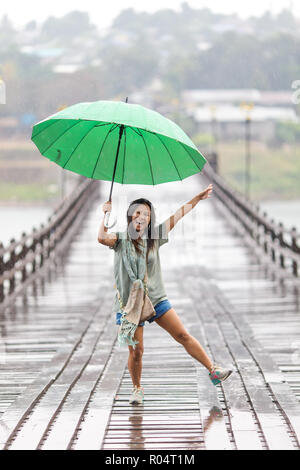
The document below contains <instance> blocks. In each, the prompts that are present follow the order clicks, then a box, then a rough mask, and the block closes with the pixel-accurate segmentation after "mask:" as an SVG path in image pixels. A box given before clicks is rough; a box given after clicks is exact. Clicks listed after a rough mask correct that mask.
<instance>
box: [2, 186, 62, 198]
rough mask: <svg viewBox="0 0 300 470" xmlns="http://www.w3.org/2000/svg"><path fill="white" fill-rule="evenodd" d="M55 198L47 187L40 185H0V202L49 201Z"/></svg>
mask: <svg viewBox="0 0 300 470" xmlns="http://www.w3.org/2000/svg"><path fill="white" fill-rule="evenodd" d="M56 196H57V193H54V192H53V190H52V191H50V189H49V187H48V186H45V185H41V184H40V183H32V184H14V183H3V182H1V185H0V200H1V201H25V202H28V201H32V202H36V201H39V202H40V201H50V200H52V199H53V198H55V197H56Z"/></svg>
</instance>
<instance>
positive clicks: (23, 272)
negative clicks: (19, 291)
mask: <svg viewBox="0 0 300 470" xmlns="http://www.w3.org/2000/svg"><path fill="white" fill-rule="evenodd" d="M22 238H23V239H25V238H26V233H25V232H23V233H22ZM26 255H27V246H26V241H25V240H24V242H23V247H22V251H21V253H20V258H21V259H25V258H26ZM26 278H27V271H26V265H25V266H24V267H23V269H22V282H24V281H26Z"/></svg>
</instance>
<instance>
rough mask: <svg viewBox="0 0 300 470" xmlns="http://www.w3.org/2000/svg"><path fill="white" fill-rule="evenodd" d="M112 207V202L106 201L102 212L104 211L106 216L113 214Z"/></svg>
mask: <svg viewBox="0 0 300 470" xmlns="http://www.w3.org/2000/svg"><path fill="white" fill-rule="evenodd" d="M111 207H112V203H111V201H106V202H105V203H104V204H103V206H102V210H103V212H104V214H105V212H111Z"/></svg>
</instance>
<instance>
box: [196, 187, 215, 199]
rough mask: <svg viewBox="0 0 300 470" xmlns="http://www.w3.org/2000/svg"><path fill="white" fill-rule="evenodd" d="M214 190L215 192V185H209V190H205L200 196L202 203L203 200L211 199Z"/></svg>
mask: <svg viewBox="0 0 300 470" xmlns="http://www.w3.org/2000/svg"><path fill="white" fill-rule="evenodd" d="M212 190H213V185H212V184H209V185H208V186H207V188H206V189H204V191H202V192H201V193H200V194H199V197H200V201H202V200H203V199H207V198H209V197H211V193H212Z"/></svg>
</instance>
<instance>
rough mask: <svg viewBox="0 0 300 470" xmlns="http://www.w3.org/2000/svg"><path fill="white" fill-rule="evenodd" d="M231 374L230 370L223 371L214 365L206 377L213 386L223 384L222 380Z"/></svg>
mask: <svg viewBox="0 0 300 470" xmlns="http://www.w3.org/2000/svg"><path fill="white" fill-rule="evenodd" d="M231 373H232V370H230V369H225V368H223V367H221V366H218V365H217V364H214V368H213V369H212V371H211V372H210V373H209V374H208V375H209V378H210V380H211V381H212V383H213V384H214V385H218V384H219V383H221V382H224V380H226V379H227V378H228V377H229V376H230V374H231Z"/></svg>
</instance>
